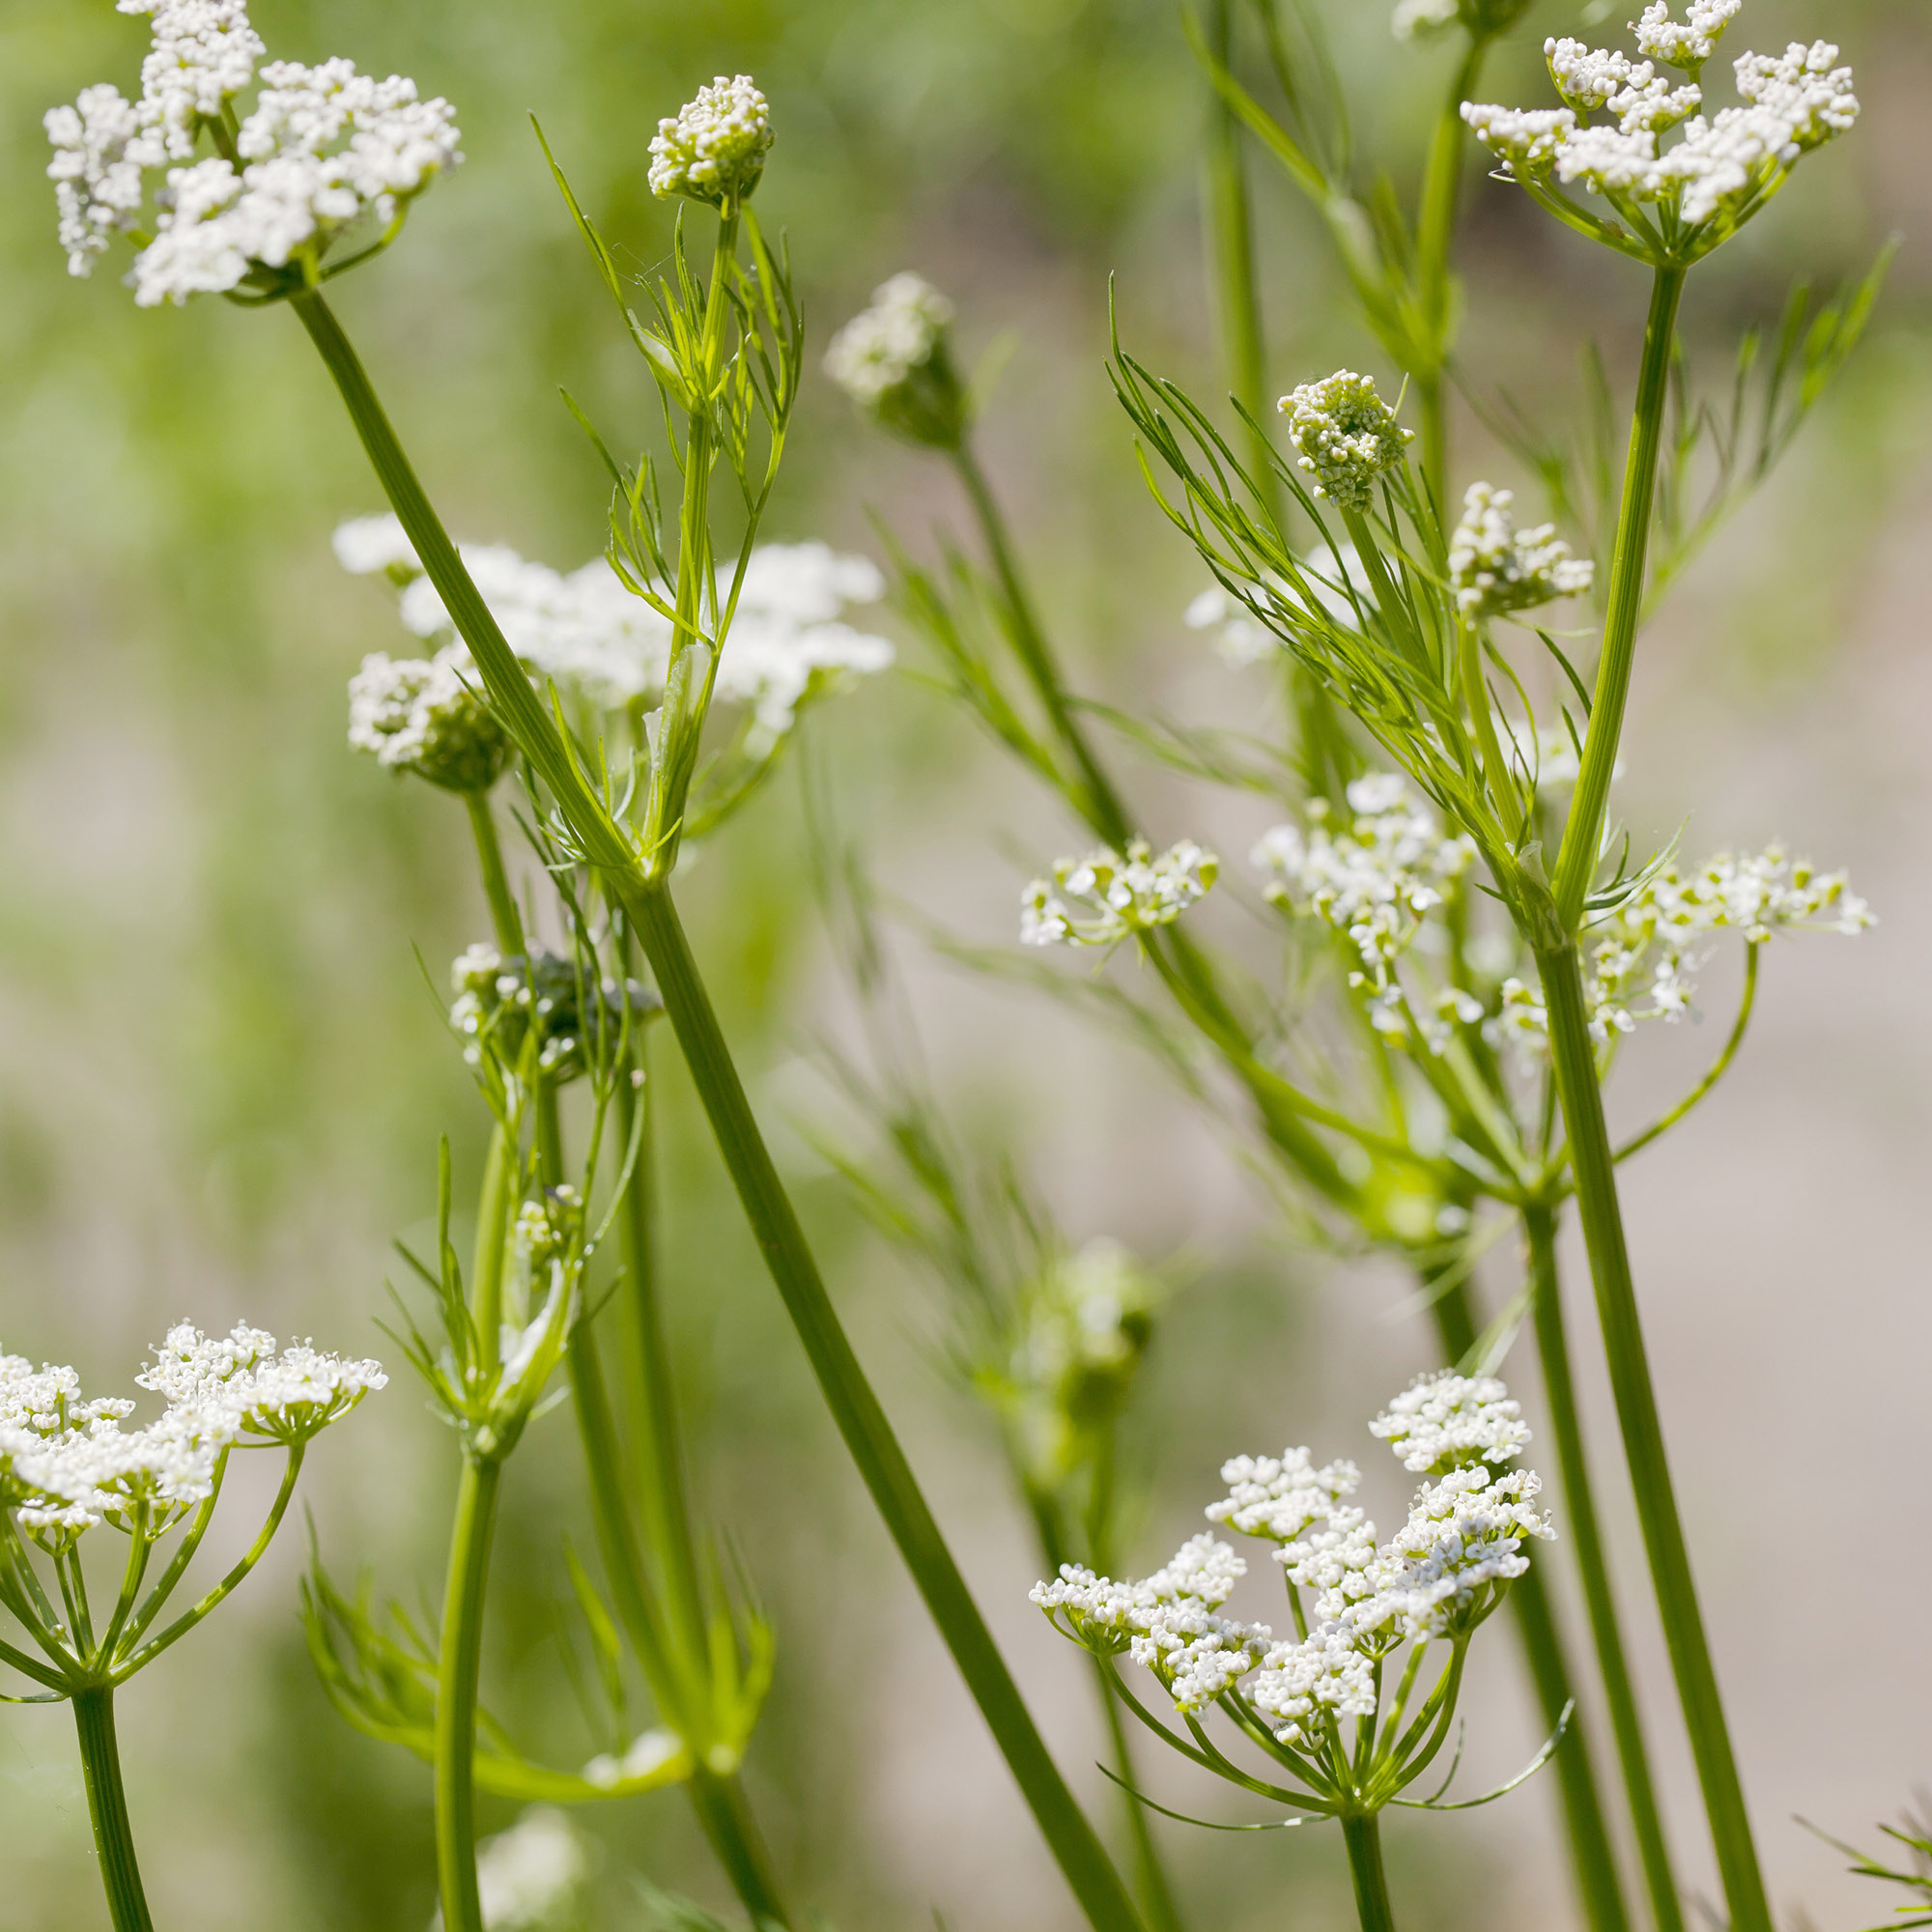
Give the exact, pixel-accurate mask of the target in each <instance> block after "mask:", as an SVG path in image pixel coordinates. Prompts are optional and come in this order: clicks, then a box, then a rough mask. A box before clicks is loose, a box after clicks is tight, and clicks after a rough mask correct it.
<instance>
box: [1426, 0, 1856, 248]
mask: <svg viewBox="0 0 1932 1932" xmlns="http://www.w3.org/2000/svg"><path fill="white" fill-rule="evenodd" d="M1738 5H1739V0H1691V5H1690V10H1689V18H1688V24H1685V23H1679V22H1676V21H1673V20H1672V19H1671V18H1670V17H1669V9H1668V7H1667V6H1666V5H1664V4H1663V0H1657V4H1656V5H1653V6H1651V7H1649V8H1647V9H1646V10H1645V12H1644V14H1643V18H1642V20H1641V21H1640V22H1637V23H1636V24H1635V27H1634V31H1635V33H1636V36H1637V42H1638V44H1639V46H1640V47H1641V49H1642V51H1643V53H1644V54H1645V55H1646V56H1647V58H1645V59H1644V60H1641V61H1632V60H1631V59H1630V58H1629V56H1628V55H1625V54H1622V53H1618V52H1615V51H1612V50H1609V49H1605V48H1601V47H1591V46H1588V45H1586V44H1585V43H1582V42H1580V41H1574V40H1568V39H1565V40H1554V39H1552V40H1550V41H1549V42H1548V43H1546V45H1545V49H1544V51H1545V53H1546V54H1547V56H1548V62H1549V71H1550V75H1551V77H1552V78H1553V79H1554V81H1555V83H1556V89H1557V92H1558V93H1559V94H1560V95H1561V96H1562V97H1563V99H1564V101H1565V102H1566V105H1564V106H1562V107H1560V108H1538V109H1529V110H1523V109H1517V108H1509V107H1497V106H1493V105H1486V104H1483V103H1479V102H1475V101H1465V102H1464V103H1463V120H1464V121H1465V122H1467V123H1468V125H1469V127H1470V128H1472V129H1473V130H1474V132H1475V135H1476V138H1477V139H1478V140H1479V141H1481V142H1482V143H1483V145H1484V146H1485V147H1486V148H1488V149H1489V150H1490V151H1491V153H1492V154H1493V155H1495V156H1497V158H1498V159H1499V160H1500V161H1501V162H1502V166H1503V171H1504V172H1505V173H1507V174H1512V175H1515V176H1517V177H1519V178H1536V177H1541V176H1544V175H1548V174H1549V173H1551V172H1552V171H1553V172H1554V174H1555V176H1556V179H1557V180H1558V181H1560V182H1562V183H1564V184H1565V185H1576V184H1579V183H1580V184H1581V185H1582V186H1583V187H1585V188H1586V189H1588V190H1589V191H1590V192H1591V193H1593V194H1603V195H1607V196H1610V197H1611V198H1612V199H1616V198H1619V197H1623V198H1627V199H1628V200H1629V201H1631V202H1633V203H1643V202H1649V203H1657V204H1661V205H1662V206H1663V207H1665V208H1666V209H1668V210H1669V211H1671V212H1673V213H1675V214H1676V215H1677V217H1678V218H1679V219H1681V220H1682V221H1683V222H1684V223H1686V224H1687V225H1688V226H1690V227H1691V228H1697V227H1699V226H1701V225H1702V224H1705V223H1715V224H1717V229H1718V233H1717V235H1716V237H1715V239H1721V236H1722V232H1724V224H1726V223H1731V222H1736V221H1739V220H1742V219H1744V218H1746V217H1747V215H1749V214H1750V213H1753V212H1754V211H1755V208H1756V207H1757V205H1758V204H1759V202H1760V200H1761V199H1762V197H1763V196H1764V195H1765V194H1766V193H1767V192H1768V191H1771V190H1773V189H1775V188H1776V185H1778V182H1779V181H1780V180H1781V179H1782V176H1783V174H1784V172H1785V171H1787V170H1789V169H1790V168H1791V167H1792V166H1793V164H1794V163H1795V162H1796V161H1797V160H1798V159H1799V158H1800V157H1801V156H1804V155H1805V154H1807V153H1809V152H1810V151H1811V150H1812V149H1814V148H1817V147H1821V146H1822V145H1823V144H1824V143H1825V142H1827V141H1830V140H1833V139H1834V138H1835V137H1836V136H1838V135H1839V134H1842V133H1845V132H1847V131H1848V130H1849V129H1850V128H1853V127H1854V126H1856V124H1857V122H1858V118H1859V100H1858V97H1857V95H1856V94H1854V93H1853V91H1852V71H1851V69H1850V68H1847V67H1839V66H1837V65H1836V62H1837V58H1838V49H1837V48H1836V47H1835V46H1833V44H1832V43H1830V42H1828V41H1818V42H1816V43H1813V44H1812V45H1810V46H1805V45H1804V44H1803V43H1800V42H1793V43H1792V44H1791V45H1790V46H1788V47H1787V48H1786V49H1785V51H1784V53H1783V54H1781V55H1765V54H1753V53H1747V54H1745V55H1743V56H1741V57H1740V58H1739V59H1738V60H1737V62H1736V63H1735V64H1734V71H1735V73H1736V77H1737V91H1738V95H1739V99H1740V102H1741V104H1740V105H1738V106H1734V107H1725V108H1720V109H1719V111H1718V112H1717V113H1716V114H1715V115H1713V116H1710V117H1708V118H1707V117H1706V116H1705V115H1703V114H1701V113H1699V112H1698V111H1697V110H1698V109H1699V108H1700V107H1702V105H1703V94H1702V91H1701V90H1700V89H1699V88H1698V87H1696V86H1694V85H1685V86H1681V87H1676V88H1673V87H1671V85H1670V84H1669V82H1668V81H1667V80H1666V79H1664V78H1663V77H1662V75H1660V74H1659V73H1658V71H1657V68H1656V65H1655V63H1657V62H1658V61H1662V62H1664V63H1666V64H1667V65H1669V66H1673V67H1677V68H1681V69H1684V70H1686V71H1690V72H1691V73H1693V74H1694V73H1695V72H1697V71H1699V70H1700V69H1701V68H1702V66H1703V64H1704V62H1706V61H1707V60H1709V59H1710V58H1711V56H1712V54H1713V53H1714V52H1715V51H1716V49H1717V43H1718V39H1719V35H1721V33H1722V32H1723V29H1724V27H1725V25H1726V24H1727V23H1728V21H1729V20H1730V19H1731V17H1732V15H1733V14H1736V12H1737V11H1738ZM1600 112H1606V113H1608V114H1609V115H1611V116H1613V117H1614V125H1612V124H1611V123H1610V122H1593V121H1592V120H1591V118H1590V117H1591V116H1592V115H1593V114H1597V113H1600ZM1680 124H1682V127H1683V133H1682V135H1681V137H1680V138H1679V140H1678V141H1677V142H1676V144H1675V145H1674V146H1672V147H1669V148H1664V147H1662V146H1661V144H1660V142H1661V136H1662V135H1663V134H1664V133H1665V132H1666V131H1668V130H1669V129H1670V128H1676V127H1678V126H1679V125H1680Z"/></svg>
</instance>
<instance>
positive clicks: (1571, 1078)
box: [1536, 726, 1772, 1932]
mask: <svg viewBox="0 0 1932 1932" xmlns="http://www.w3.org/2000/svg"><path fill="white" fill-rule="evenodd" d="M1592 729H1593V731H1594V726H1593V727H1592ZM1536 963H1537V969H1538V971H1539V972H1540V974H1541V975H1542V979H1543V996H1544V1000H1545V1002H1546V1004H1547V1006H1548V1012H1549V1045H1550V1055H1551V1059H1552V1061H1553V1064H1554V1067H1555V1074H1556V1092H1557V1096H1558V1098H1559V1100H1560V1101H1561V1103H1562V1108H1563V1123H1564V1126H1565V1128H1566V1129H1567V1130H1568V1133H1569V1136H1570V1164H1571V1171H1572V1173H1573V1174H1574V1175H1575V1177H1576V1182H1577V1211H1578V1214H1579V1216H1580V1218H1581V1220H1582V1223H1583V1242H1584V1246H1585V1247H1586V1249H1587V1250H1588V1252H1589V1256H1590V1274H1591V1278H1592V1280H1593V1281H1594V1283H1595V1286H1596V1292H1597V1317H1598V1320H1599V1321H1600V1322H1601V1324H1602V1326H1603V1331H1604V1351H1605V1355H1606V1357H1607V1358H1608V1363H1609V1372H1610V1387H1611V1390H1612V1392H1613V1393H1614V1395H1615V1397H1616V1404H1617V1421H1618V1424H1619V1426H1620V1427H1621V1429H1622V1432H1623V1440H1624V1455H1625V1458H1626V1460H1627V1461H1628V1463H1629V1464H1630V1474H1631V1486H1632V1488H1633V1489H1634V1491H1635V1492H1636V1507H1637V1520H1638V1522H1639V1523H1640V1524H1641V1525H1642V1529H1643V1543H1644V1551H1645V1554H1646V1555H1647V1556H1648V1558H1649V1561H1650V1576H1651V1582H1652V1585H1653V1587H1654V1588H1655V1590H1656V1592H1657V1605H1658V1609H1659V1610H1660V1612H1661V1613H1662V1620H1663V1636H1664V1642H1665V1644H1666V1645H1667V1646H1668V1649H1669V1653H1670V1667H1671V1672H1672V1674H1673V1676H1674V1677H1675V1678H1676V1680H1677V1695H1678V1698H1679V1701H1680V1702H1681V1703H1682V1705H1683V1707H1684V1721H1685V1724H1686V1726H1687V1727H1688V1729H1689V1731H1690V1750H1691V1754H1692V1756H1693V1758H1694V1759H1695V1761H1696V1766H1697V1780H1698V1783H1699V1784H1700V1785H1701V1786H1702V1788H1703V1794H1704V1809H1705V1812H1706V1814H1707V1815H1708V1817H1709V1819H1710V1825H1711V1836H1712V1839H1713V1842H1714V1844H1715V1847H1716V1850H1717V1855H1718V1869H1719V1875H1720V1876H1721V1878H1722V1880H1723V1887H1724V1898H1725V1902H1726V1903H1727V1904H1728V1906H1729V1907H1730V1915H1731V1924H1732V1926H1733V1928H1734V1932H1771V1922H1772V1921H1771V1909H1770V1906H1769V1904H1768V1902H1767V1901H1766V1898H1765V1890H1764V1879H1763V1876H1762V1874H1761V1873H1760V1871H1759V1869H1758V1861H1757V1848H1756V1845H1755V1843H1754V1842H1753V1840H1752V1837H1751V1827H1750V1814H1749V1812H1748V1810H1747V1808H1746V1804H1745V1795H1744V1786H1743V1783H1742V1781H1741V1780H1740V1778H1739V1776H1738V1767H1737V1757H1736V1754H1735V1752H1734V1751H1733V1750H1732V1747H1731V1735H1730V1728H1729V1726H1728V1724H1727V1723H1726V1722H1725V1719H1724V1707H1723V1699H1722V1697H1721V1695H1720V1694H1719V1689H1718V1674H1717V1670H1716V1667H1715V1666H1714V1664H1713V1663H1712V1661H1711V1646H1710V1640H1709V1638H1708V1637H1707V1635H1706V1634H1705V1630H1704V1615H1703V1611H1702V1609H1701V1608H1700V1607H1699V1605H1698V1602H1697V1588H1696V1583H1695V1581H1694V1579H1693V1577H1692V1576H1691V1572H1690V1550H1689V1548H1687V1546H1686V1544H1685V1541H1684V1525H1683V1522H1682V1520H1680V1518H1679V1516H1678V1511H1677V1492H1676V1487H1675V1485H1674V1484H1673V1483H1672V1481H1671V1476H1670V1464H1669V1460H1668V1458H1667V1457H1666V1455H1665V1453H1664V1446H1663V1424H1662V1419H1661V1418H1660V1416H1659V1414H1658V1408H1657V1394H1656V1390H1655V1389H1654V1388H1653V1386H1652V1383H1651V1376H1650V1360H1649V1356H1648V1354H1647V1352H1646V1350H1645V1348H1644V1341H1643V1323H1642V1321H1641V1319H1640V1317H1639V1315H1638V1312H1637V1304H1636V1289H1635V1285H1634V1282H1633V1281H1632V1279H1631V1266H1630V1251H1629V1248H1628V1246H1627V1245H1626V1242H1625V1239H1624V1223H1623V1208H1622V1206H1621V1204H1620V1203H1619V1202H1618V1199H1617V1183H1616V1170H1615V1167H1614V1165H1613V1163H1612V1159H1611V1153H1610V1137H1609V1131H1608V1129H1607V1127H1606V1126H1605V1121H1604V1096H1603V1092H1602V1089H1601V1088H1600V1087H1599V1085H1598V1082H1597V1056H1596V1047H1595V1043H1594V1042H1593V1041H1592V1039H1591V1037H1590V1023H1589V1016H1588V1012H1587V1009H1586V1008H1585V1006H1584V999H1583V976H1582V963H1581V960H1580V958H1579V956H1578V954H1577V948H1576V946H1575V945H1570V946H1565V947H1562V948H1560V949H1556V950H1553V951H1547V952H1538V954H1537V962H1536Z"/></svg>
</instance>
